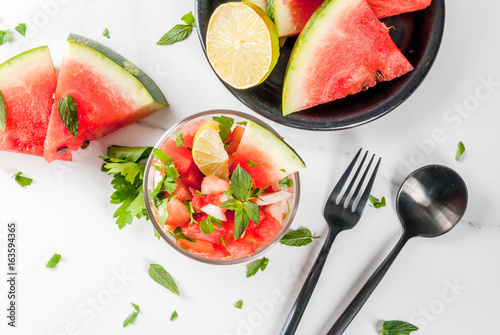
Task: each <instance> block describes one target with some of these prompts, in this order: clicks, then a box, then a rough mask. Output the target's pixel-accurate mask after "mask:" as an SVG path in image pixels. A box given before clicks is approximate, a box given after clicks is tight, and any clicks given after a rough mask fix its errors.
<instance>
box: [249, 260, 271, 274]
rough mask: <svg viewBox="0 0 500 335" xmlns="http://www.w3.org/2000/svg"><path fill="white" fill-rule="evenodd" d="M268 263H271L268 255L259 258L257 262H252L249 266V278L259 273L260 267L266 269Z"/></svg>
mask: <svg viewBox="0 0 500 335" xmlns="http://www.w3.org/2000/svg"><path fill="white" fill-rule="evenodd" d="M268 263H269V259H267V258H266V257H263V258H261V259H259V260H257V261H256V262H254V263H252V264H250V265H249V266H248V267H247V278H248V277H251V276H254V275H255V274H256V273H257V271H259V269H260V270H261V271H264V270H265V269H266V267H267V264H268Z"/></svg>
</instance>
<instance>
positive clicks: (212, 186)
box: [201, 175, 231, 194]
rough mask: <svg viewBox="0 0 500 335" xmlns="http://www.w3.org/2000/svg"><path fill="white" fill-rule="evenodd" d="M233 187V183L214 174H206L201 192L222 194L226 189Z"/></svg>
mask: <svg viewBox="0 0 500 335" xmlns="http://www.w3.org/2000/svg"><path fill="white" fill-rule="evenodd" d="M229 188H231V185H230V184H229V183H228V182H227V181H225V180H224V179H221V178H219V177H216V176H214V175H210V176H206V177H205V178H203V181H202V182H201V193H204V194H212V193H213V194H222V193H224V191H225V190H227V189H229Z"/></svg>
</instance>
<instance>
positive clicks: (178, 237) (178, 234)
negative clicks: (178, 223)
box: [169, 227, 196, 242]
mask: <svg viewBox="0 0 500 335" xmlns="http://www.w3.org/2000/svg"><path fill="white" fill-rule="evenodd" d="M169 233H170V235H172V237H174V238H175V239H176V240H186V241H189V242H196V240H195V239H194V238H189V237H187V236H186V235H184V232H183V231H182V228H181V227H177V228H175V229H174V231H172V232H169Z"/></svg>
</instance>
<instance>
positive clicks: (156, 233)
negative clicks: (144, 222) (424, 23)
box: [153, 227, 161, 239]
mask: <svg viewBox="0 0 500 335" xmlns="http://www.w3.org/2000/svg"><path fill="white" fill-rule="evenodd" d="M153 230H154V231H155V237H156V238H157V239H160V238H161V235H160V233H158V231H157V230H156V228H154V227H153Z"/></svg>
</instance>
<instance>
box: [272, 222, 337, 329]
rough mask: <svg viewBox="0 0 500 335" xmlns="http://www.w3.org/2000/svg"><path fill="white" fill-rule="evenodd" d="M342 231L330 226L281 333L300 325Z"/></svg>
mask: <svg viewBox="0 0 500 335" xmlns="http://www.w3.org/2000/svg"><path fill="white" fill-rule="evenodd" d="M341 231H342V230H341V229H335V228H330V230H329V231H328V235H327V237H326V240H325V243H324V244H323V247H322V248H321V251H320V253H319V254H318V256H317V257H316V261H315V262H314V265H313V267H312V268H311V270H310V272H309V275H308V276H307V278H306V281H305V282H304V284H303V285H302V289H301V290H300V293H299V295H298V297H297V299H296V300H295V303H294V304H293V306H292V309H291V310H290V313H289V314H288V317H287V319H286V321H285V324H284V325H283V328H282V329H281V333H280V335H293V334H295V331H296V330H297V327H298V326H299V322H300V319H301V318H302V315H303V314H304V311H305V309H306V306H307V303H308V302H309V299H310V298H311V295H312V293H313V291H314V288H315V287H316V284H317V283H318V279H319V276H320V274H321V271H322V270H323V267H324V265H325V262H326V259H327V257H328V253H329V252H330V249H331V247H332V244H333V241H334V240H335V237H337V235H338V233H340V232H341Z"/></svg>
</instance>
